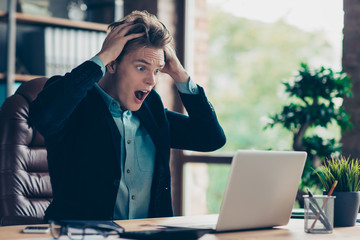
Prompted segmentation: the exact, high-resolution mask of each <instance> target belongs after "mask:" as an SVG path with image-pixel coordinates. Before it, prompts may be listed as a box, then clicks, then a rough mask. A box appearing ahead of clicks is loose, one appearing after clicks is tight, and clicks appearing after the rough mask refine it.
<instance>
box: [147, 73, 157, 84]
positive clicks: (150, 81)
mask: <svg viewBox="0 0 360 240" xmlns="http://www.w3.org/2000/svg"><path fill="white" fill-rule="evenodd" d="M156 79H157V76H156V75H155V74H149V75H148V76H147V77H146V79H145V82H146V84H148V85H151V86H155V84H156Z"/></svg>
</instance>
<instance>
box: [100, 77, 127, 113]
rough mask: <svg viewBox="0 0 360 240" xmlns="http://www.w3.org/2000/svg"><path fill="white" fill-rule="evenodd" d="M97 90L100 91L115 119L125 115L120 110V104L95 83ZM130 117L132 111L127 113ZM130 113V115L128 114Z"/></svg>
mask: <svg viewBox="0 0 360 240" xmlns="http://www.w3.org/2000/svg"><path fill="white" fill-rule="evenodd" d="M95 88H96V89H97V90H98V91H99V93H100V95H101V97H102V98H103V99H104V101H105V104H106V106H107V107H108V109H109V111H110V113H111V115H112V116H113V117H121V116H122V115H123V113H124V111H123V110H121V108H120V104H119V103H118V101H116V100H115V99H114V98H112V97H111V96H110V95H109V94H107V93H106V92H105V91H104V90H103V89H102V88H101V87H100V86H99V85H98V84H97V83H95ZM125 112H126V113H127V114H128V115H129V114H131V112H130V111H125ZM128 112H129V113H128Z"/></svg>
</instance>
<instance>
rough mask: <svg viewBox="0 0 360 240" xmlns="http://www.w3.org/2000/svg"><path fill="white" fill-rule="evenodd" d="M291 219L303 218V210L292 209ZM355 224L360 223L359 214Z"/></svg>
mask: <svg viewBox="0 0 360 240" xmlns="http://www.w3.org/2000/svg"><path fill="white" fill-rule="evenodd" d="M291 218H301V219H303V218H304V209H303V208H294V209H293V210H292V211H291ZM356 222H357V223H360V213H358V215H357V219H356Z"/></svg>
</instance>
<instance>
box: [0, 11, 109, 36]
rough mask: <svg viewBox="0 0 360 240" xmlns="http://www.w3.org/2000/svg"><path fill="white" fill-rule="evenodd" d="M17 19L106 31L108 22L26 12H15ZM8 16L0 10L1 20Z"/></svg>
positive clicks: (24, 22) (28, 22) (23, 21)
mask: <svg viewBox="0 0 360 240" xmlns="http://www.w3.org/2000/svg"><path fill="white" fill-rule="evenodd" d="M15 17H16V21H17V22H18V23H23V24H33V25H43V26H58V27H67V28H77V29H85V30H95V31H102V32H106V30H107V26H108V25H107V24H101V23H94V22H84V21H72V20H69V19H65V18H54V17H43V16H34V15H29V14H24V13H16V14H15ZM7 18H8V15H7V12H5V11H0V21H6V20H7Z"/></svg>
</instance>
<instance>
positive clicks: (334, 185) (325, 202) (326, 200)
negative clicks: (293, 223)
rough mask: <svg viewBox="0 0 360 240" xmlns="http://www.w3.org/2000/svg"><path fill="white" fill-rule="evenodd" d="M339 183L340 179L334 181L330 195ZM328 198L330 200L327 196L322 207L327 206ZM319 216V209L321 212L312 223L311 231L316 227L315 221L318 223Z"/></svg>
mask: <svg viewBox="0 0 360 240" xmlns="http://www.w3.org/2000/svg"><path fill="white" fill-rule="evenodd" d="M337 183H338V181H337V180H335V181H334V183H333V185H332V187H331V189H330V191H329V193H328V195H327V196H328V197H330V196H331V195H332V193H333V192H334V189H335V187H336V185H337ZM328 200H329V198H326V199H325V201H324V203H323V205H322V206H321V209H324V208H325V206H326V204H327V202H328ZM319 217H320V211H319V213H318V214H317V215H316V218H315V221H314V222H313V224H312V225H311V227H310V231H311V230H312V229H313V228H314V226H315V223H316V221H317V220H318V219H319Z"/></svg>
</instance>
